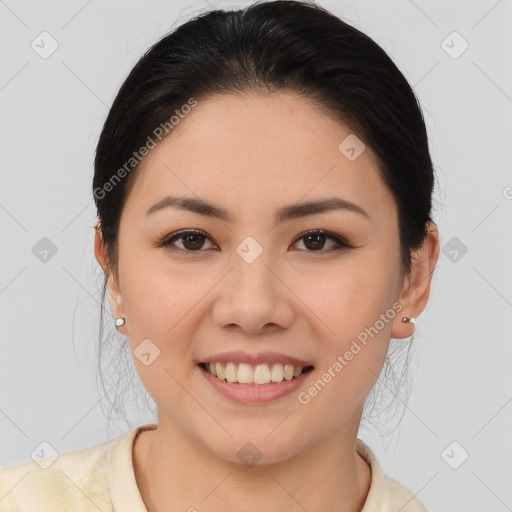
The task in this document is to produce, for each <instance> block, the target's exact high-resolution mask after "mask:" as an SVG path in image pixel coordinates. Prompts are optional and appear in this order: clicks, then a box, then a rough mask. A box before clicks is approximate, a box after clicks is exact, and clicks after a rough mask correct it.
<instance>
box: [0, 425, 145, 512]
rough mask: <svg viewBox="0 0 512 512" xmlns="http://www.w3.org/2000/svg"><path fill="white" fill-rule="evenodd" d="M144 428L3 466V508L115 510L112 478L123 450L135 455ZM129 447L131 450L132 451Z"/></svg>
mask: <svg viewBox="0 0 512 512" xmlns="http://www.w3.org/2000/svg"><path fill="white" fill-rule="evenodd" d="M140 428H144V427H136V428H134V429H132V430H131V431H130V432H129V433H128V434H125V435H123V436H121V437H117V438H115V439H111V440H110V441H106V442H104V443H101V444H97V445H94V446H89V447H87V448H83V449H80V450H74V451H70V452H66V453H62V454H58V455H56V456H44V453H43V456H42V457H41V458H37V459H36V460H30V461H28V462H22V463H20V464H16V465H13V466H7V467H3V468H0V510H2V512H4V511H5V512H18V511H19V512H21V511H23V512H25V511H28V510H38V511H41V512H42V511H50V510H51V511H52V512H59V511H64V510H66V511H67V510H69V506H70V504H73V508H74V509H76V510H98V509H99V510H102V511H103V512H110V511H112V510H113V506H112V500H111V496H110V489H109V481H110V477H111V474H110V473H111V471H112V468H113V465H114V463H115V460H118V459H119V454H120V453H121V451H122V453H123V455H124V456H130V457H131V446H132V444H131V441H132V440H133V438H134V437H135V435H136V433H137V431H139V429H140ZM128 450H130V451H129V452H128Z"/></svg>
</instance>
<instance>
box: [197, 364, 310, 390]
mask: <svg viewBox="0 0 512 512" xmlns="http://www.w3.org/2000/svg"><path fill="white" fill-rule="evenodd" d="M198 366H199V367H200V368H201V369H202V370H203V371H205V372H207V373H209V374H210V375H211V376H213V377H215V378H216V379H218V380H219V381H226V382H229V383H231V384H240V385H244V386H268V385H272V384H279V383H280V382H283V381H291V380H295V379H298V378H299V377H300V376H301V375H303V374H305V373H308V372H310V371H311V370H313V368H314V367H313V366H298V365H293V364H288V363H285V364H283V363H259V364H249V363H235V362H233V361H227V362H202V363H198Z"/></svg>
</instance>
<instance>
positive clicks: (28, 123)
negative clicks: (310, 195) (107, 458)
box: [0, 0, 512, 512]
mask: <svg viewBox="0 0 512 512" xmlns="http://www.w3.org/2000/svg"><path fill="white" fill-rule="evenodd" d="M210 4H211V5H214V6H223V7H224V6H225V7H235V6H243V5H246V4H247V2H245V3H241V2H239V3H237V2H214V1H213V0H212V1H211V2H210ZM321 4H322V5H323V6H324V7H326V8H328V9H330V10H332V11H333V12H334V13H335V14H337V15H338V16H340V17H342V18H343V19H345V20H346V21H347V22H349V23H351V24H353V25H355V26H356V27H357V28H359V29H361V30H362V31H363V32H365V33H367V34H368V35H369V36H370V37H372V38H373V39H374V40H375V41H376V42H377V43H379V44H380V45H381V46H382V47H383V48H384V49H385V50H386V51H387V52H388V53H389V54H390V56H391V57H392V58H393V59H394V61H395V62H396V63H397V65H398V66H399V68H400V69H401V71H402V72H403V73H404V75H405V76H406V78H407V79H408V80H409V82H410V83H411V85H413V87H414V89H415V91H416V93H417V95H418V97H419V99H420V102H421V104H422V107H423V110H424V115H425V121H426V123H427V127H428V131H429V137H430V147H431V152H432V157H433V160H434V163H435V167H436V172H437V180H438V185H437V188H436V197H435V209H434V211H433V215H434V220H435V221H436V222H437V224H438V226H439V229H440V236H441V249H442V252H441V254H440V257H439V262H438V265H437V269H436V272H435V274H434V280H433V288H432V293H431V298H430V301H429V304H428V306H427V309H426V310H425V312H424V313H423V314H422V315H421V316H420V317H419V318H418V320H417V327H416V335H415V339H414V344H415V349H414V350H415V352H414V359H413V362H412V364H411V368H410V372H411V381H412V384H413V388H412V392H411V397H410V400H409V402H408V404H407V406H406V407H405V408H404V411H405V413H404V417H403V420H402V423H401V424H400V426H399V427H398V428H397V429H396V430H394V431H393V432H392V433H391V434H389V435H381V433H379V430H378V429H371V428H364V429H361V431H360V435H359V437H361V438H362V439H363V440H365V441H366V442H367V443H368V444H369V445H370V446H371V447H372V449H373V450H374V452H375V453H376V455H377V457H378V459H379V462H380V463H381V465H382V467H383V469H384V471H385V472H386V473H387V474H389V475H390V476H392V477H394V478H396V479H397V480H399V481H400V482H402V483H403V484H404V485H405V486H406V487H408V488H409V489H411V490H412V491H413V492H414V493H417V495H418V497H419V498H420V499H421V501H422V502H423V503H424V504H425V506H426V507H427V508H428V509H429V510H430V511H431V512H441V511H446V510H450V511H452V512H458V511H465V512H471V511H481V510H486V511H488V510H493V511H496V512H499V511H505V510H512V487H511V485H510V483H511V481H512V466H511V464H510V461H511V460H512V438H511V432H512V372H511V371H510V368H511V363H512V343H511V340H512V336H511V335H512V286H511V284H512V272H511V265H510V262H511V261H512V250H511V247H512V242H511V238H512V237H511V229H510V228H511V226H512V223H511V220H512V172H511V153H512V149H511V147H512V144H511V135H512V127H511V119H512V116H511V114H512V68H511V65H510V62H511V53H512V51H511V49H512V35H511V34H512V32H511V31H510V27H511V26H512V1H511V0H500V1H496V0H485V1H484V0H482V1H468V0H466V1H427V0H415V1H412V0H393V1H392V0H380V1H378V0H375V1H370V0H364V1H362V0H359V1H355V0H354V1H348V0H347V1H345V0H338V1H335V0H329V1H328V0H324V1H322V2H321ZM205 7H208V4H207V3H206V2H202V1H201V2H199V1H198V2H191V1H180V2H171V1H168V0H167V1H157V0H151V1H144V2H143V1H140V0H139V1H124V2H117V1H100V0H89V1H83V0H80V1H75V0H73V1H69V0H68V1H66V2H64V1H60V2H50V1H44V2H42V1H24V2H22V1H14V0H5V1H3V0H0V53H1V66H0V109H1V115H0V130H1V138H0V151H1V153H0V154H1V164H0V165H1V173H2V176H1V184H2V185H1V187H0V225H1V235H2V236H1V260H0V261H1V266H0V315H1V317H0V329H1V331H0V333H1V343H2V345H1V346H2V357H1V358H0V434H1V436H0V439H1V441H0V443H1V445H0V447H1V449H0V465H2V466H7V465H11V464H14V463H17V462H22V461H25V460H29V459H30V454H31V453H32V451H33V450H34V448H36V447H37V446H38V445H39V443H40V442H41V441H43V440H44V441H47V442H49V443H50V444H52V445H53V446H54V447H55V448H56V449H57V450H58V451H59V452H61V453H62V452H65V451H69V450H74V449H79V448H82V447H85V446H90V445H92V444H96V443H100V442H104V441H106V440H108V439H111V438H112V437H114V436H117V435H122V434H124V433H126V432H128V430H129V429H131V428H132V427H133V426H135V425H138V424H142V423H144V422H150V421H152V420H153V417H152V416H151V414H150V413H149V411H144V410H142V409H141V408H140V406H139V405H138V404H137V403H135V402H133V405H132V403H131V401H129V403H128V406H129V415H128V418H127V420H128V421H127V422H126V421H122V420H113V421H111V422H108V420H107V418H106V417H105V411H104V408H105V406H104V405H103V404H104V402H105V400H106V399H105V397H104V393H103V390H102V389H101V388H100V387H99V386H98V378H97V364H98V363H97V341H98V325H99V297H100V289H101V288H100V287H101V277H102V275H101V270H100V268H99V266H98V265H97V263H96V261H95V259H94V253H93V229H92V227H93V225H94V221H95V208H94V204H93V200H92V193H91V191H90V189H91V180H92V161H93V152H94V148H95V144H96V142H97V139H98V136H99V132H100V129H101V126H102V124H103V122H104V120H105V117H106V115H107V112H108V108H109V106H110V104H111V102H112V100H113V98H114V96H115V94H116V93H117V91H118V89H119V87H120V85H121V83H122V81H123V80H124V78H125V77H126V74H127V73H128V72H129V70H130V69H131V67H132V66H133V65H134V63H135V62H136V60H137V59H138V58H139V57H140V56H141V55H142V53H143V52H144V51H145V50H146V49H147V48H148V47H149V46H150V45H151V44H152V43H153V42H155V41H156V40H157V39H159V38H160V37H161V36H162V35H164V34H165V33H167V32H168V31H169V30H171V29H172V28H174V27H175V26H177V25H178V24H180V23H181V22H183V21H185V20H186V19H188V18H189V17H190V16H192V15H193V14H197V13H199V12H201V11H202V10H203V8H205ZM507 29H508V33H507ZM43 31H47V32H48V33H49V34H51V37H52V38H54V39H55V40H56V41H57V42H58V45H59V46H58V49H57V50H56V51H55V52H54V53H53V54H52V55H50V56H49V57H48V58H46V59H43V58H41V56H40V55H39V54H38V53H36V51H34V50H33V49H32V47H31V43H32V41H34V40H35V41H36V43H37V42H38V41H40V39H41V38H40V37H39V34H41V32H43ZM454 31H457V32H458V33H459V34H460V36H461V37H462V38H463V39H464V40H465V41H467V43H468V44H469V47H468V48H467V50H466V51H464V52H463V53H462V54H461V55H457V54H458V53H459V52H460V50H461V49H463V40H462V39H460V38H458V36H453V35H450V34H452V32H454ZM447 38H448V39H447ZM445 40H446V41H445ZM443 41H445V43H443ZM39 44H40V45H42V43H39ZM45 48H47V49H48V48H49V39H47V40H46V43H45ZM450 53H451V55H450ZM455 57H456V58H455ZM506 228H508V230H506ZM43 237H47V238H48V239H49V240H51V242H52V243H53V244H54V245H55V247H56V249H57V252H56V254H54V255H52V253H51V252H50V253H49V254H48V255H47V260H46V262H45V261H41V259H40V258H41V257H42V256H41V254H39V255H38V254H37V250H35V249H34V250H33V247H34V246H36V249H37V248H38V247H39V245H36V244H38V243H39V244H43V245H44V244H45V243H48V242H44V241H43V242H40V240H41V238H43ZM465 251H467V252H465ZM35 253H36V254H35ZM107 308H108V302H107ZM107 319H108V320H110V317H109V316H108V318H107ZM119 342H120V343H122V338H119ZM392 343H400V342H399V341H392ZM384 431H386V425H385V424H383V425H382V430H381V432H384ZM453 442H456V443H457V444H455V445H452V443H453ZM450 445H451V446H450ZM447 447H449V448H448V449H447ZM465 452H467V454H468V455H469V456H468V458H467V460H465V461H464V462H463V463H462V464H461V462H462V460H463V458H464V454H465ZM452 466H458V467H457V468H456V469H454V467H452Z"/></svg>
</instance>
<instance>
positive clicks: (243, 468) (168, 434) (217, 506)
mask: <svg viewBox="0 0 512 512" xmlns="http://www.w3.org/2000/svg"><path fill="white" fill-rule="evenodd" d="M356 436H357V429H355V432H354V429H352V432H350V433H347V432H342V431H340V432H337V433H335V435H333V436H331V437H330V438H326V439H323V440H319V441H318V442H316V443H313V444H311V445H309V446H308V448H307V450H303V451H300V452H297V453H296V454H295V455H294V456H293V457H289V458H286V459H283V460H279V461H278V462H274V463H271V464H260V463H256V464H255V465H252V466H248V465H244V464H241V463H235V462H232V461H227V460H224V459H223V458H220V457H218V456H217V455H216V454H215V453H214V452H212V451H210V450H208V448H207V447H205V446H204V444H203V443H200V442H198V441H197V440H196V439H194V438H192V437H191V436H188V435H187V434H186V433H185V432H183V430H181V429H179V428H178V427H177V426H176V425H175V424H173V423H171V422H170V421H164V420H162V419H161V418H160V420H159V423H158V429H156V430H152V431H146V432H142V433H141V434H139V436H138V438H137V440H136V443H135V446H134V470H135V476H136V480H137V484H138V486H139V490H140V493H141V496H142V499H143V501H144V503H145V505H146V508H147V510H148V512H162V511H164V510H165V511H169V510H186V511H191V512H194V510H195V509H198V510H200V509H203V510H207V511H208V512H222V511H224V510H225V509H226V505H227V504H229V506H230V507H232V506H237V507H240V508H241V507H243V509H244V510H246V511H247V512H256V511H258V512H259V511H260V510H262V509H263V510H265V511H266V512H281V511H282V510H284V509H285V507H286V508H289V509H290V508H291V509H293V508H295V509H297V510H299V508H301V509H302V510H325V511H326V512H359V511H360V510H361V509H362V507H363V505H364V502H365V500H366V496H367V494H368V491H369V488H370V480H371V474H370V468H369V466H368V464H367V463H366V461H364V460H363V459H362V458H361V456H360V455H359V454H357V452H356V449H355V447H356ZM297 507H299V508H297Z"/></svg>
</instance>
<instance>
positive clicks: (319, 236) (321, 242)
mask: <svg viewBox="0 0 512 512" xmlns="http://www.w3.org/2000/svg"><path fill="white" fill-rule="evenodd" d="M315 238H316V239H317V240H316V241H313V245H314V244H315V243H316V244H318V242H319V240H318V238H320V239H321V240H320V246H318V245H317V246H316V247H315V246H313V249H321V248H322V246H323V244H324V242H325V241H324V240H323V239H324V238H325V235H322V234H317V235H308V236H307V237H306V241H308V240H311V239H315ZM306 247H307V243H306Z"/></svg>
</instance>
